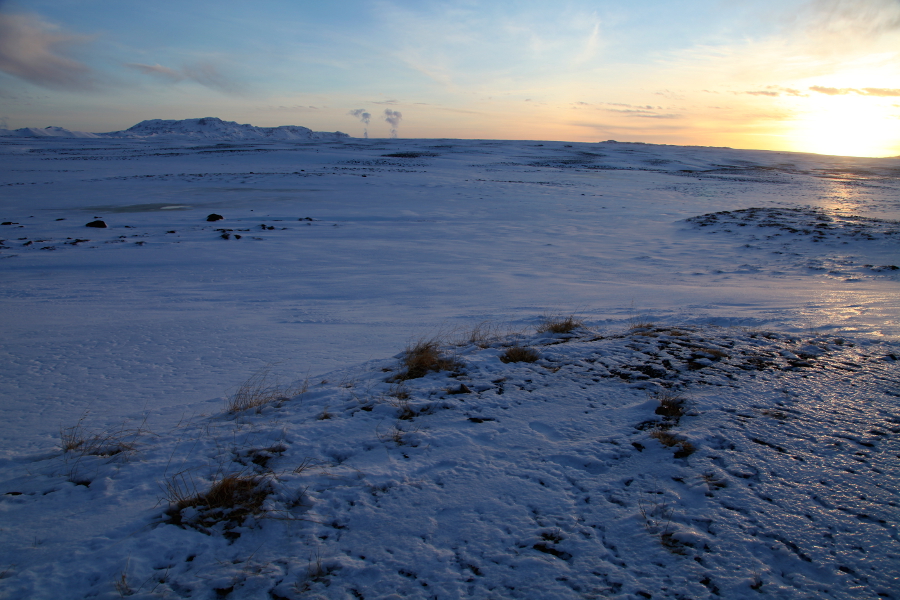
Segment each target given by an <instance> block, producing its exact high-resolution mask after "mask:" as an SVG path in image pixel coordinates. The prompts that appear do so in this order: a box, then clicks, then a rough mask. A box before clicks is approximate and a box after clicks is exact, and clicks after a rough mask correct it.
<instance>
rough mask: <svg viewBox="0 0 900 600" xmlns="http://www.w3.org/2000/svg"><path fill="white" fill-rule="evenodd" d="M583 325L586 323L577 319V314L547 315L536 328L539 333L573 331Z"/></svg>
mask: <svg viewBox="0 0 900 600" xmlns="http://www.w3.org/2000/svg"><path fill="white" fill-rule="evenodd" d="M583 325H584V323H582V322H581V321H580V320H578V319H576V318H575V315H569V316H568V317H560V316H547V317H544V320H543V321H541V323H540V324H539V325H538V326H537V327H536V328H535V329H536V330H537V332H538V333H572V332H573V331H574V330H576V329H578V328H579V327H582V326H583Z"/></svg>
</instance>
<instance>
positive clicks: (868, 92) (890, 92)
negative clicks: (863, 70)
mask: <svg viewBox="0 0 900 600" xmlns="http://www.w3.org/2000/svg"><path fill="white" fill-rule="evenodd" d="M809 89H810V91H812V92H817V93H819V94H826V95H828V96H845V95H847V94H858V95H860V96H878V97H881V98H893V97H898V96H900V90H896V89H888V88H862V89H857V88H834V87H825V86H821V85H814V86H812V87H810V88H809Z"/></svg>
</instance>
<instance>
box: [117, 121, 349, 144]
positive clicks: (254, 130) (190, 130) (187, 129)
mask: <svg viewBox="0 0 900 600" xmlns="http://www.w3.org/2000/svg"><path fill="white" fill-rule="evenodd" d="M103 135H105V136H107V137H128V138H135V137H160V136H177V137H189V138H201V139H215V140H257V139H260V140H263V139H264V140H321V139H339V138H346V137H350V136H348V135H347V134H346V133H341V132H339V131H336V132H334V133H330V132H317V131H313V130H311V129H309V128H308V127H302V126H300V125H281V126H279V127H255V126H253V125H249V124H241V123H236V122H235V121H223V120H222V119H219V118H216V117H205V118H202V119H181V120H168V119H148V120H146V121H141V122H140V123H138V124H137V125H135V126H133V127H129V128H128V129H126V130H124V131H113V132H110V133H106V134H103Z"/></svg>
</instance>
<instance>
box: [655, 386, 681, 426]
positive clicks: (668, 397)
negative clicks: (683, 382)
mask: <svg viewBox="0 0 900 600" xmlns="http://www.w3.org/2000/svg"><path fill="white" fill-rule="evenodd" d="M651 395H652V397H653V398H655V399H656V400H657V401H658V402H659V406H657V407H656V411H655V412H656V414H658V415H662V416H664V417H668V418H671V419H675V420H678V419H680V418H681V417H682V416H683V415H684V396H682V395H681V394H679V393H678V392H676V391H673V390H665V389H664V390H659V391H657V392H654V393H653V394H651Z"/></svg>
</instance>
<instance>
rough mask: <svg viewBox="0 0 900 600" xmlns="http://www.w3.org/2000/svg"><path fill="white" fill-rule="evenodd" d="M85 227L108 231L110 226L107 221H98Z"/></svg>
mask: <svg viewBox="0 0 900 600" xmlns="http://www.w3.org/2000/svg"><path fill="white" fill-rule="evenodd" d="M85 227H96V228H97V229H106V228H107V227H109V225H107V224H106V221H101V220H99V219H98V220H96V221H91V222H90V223H87V224H86V225H85Z"/></svg>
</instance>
